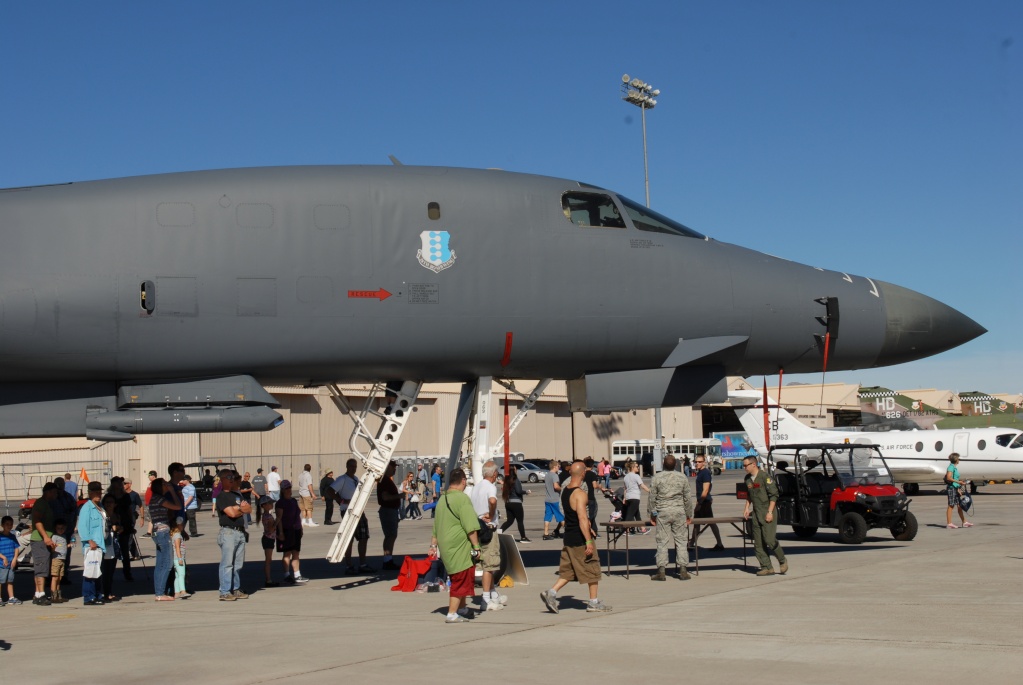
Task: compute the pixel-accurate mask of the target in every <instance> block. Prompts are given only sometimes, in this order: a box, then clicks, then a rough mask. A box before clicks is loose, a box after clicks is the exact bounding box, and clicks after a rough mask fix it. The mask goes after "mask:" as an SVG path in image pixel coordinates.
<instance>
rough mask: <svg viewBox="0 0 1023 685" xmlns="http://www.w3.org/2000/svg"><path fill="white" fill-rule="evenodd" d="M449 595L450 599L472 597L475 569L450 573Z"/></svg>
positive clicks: (473, 567)
mask: <svg viewBox="0 0 1023 685" xmlns="http://www.w3.org/2000/svg"><path fill="white" fill-rule="evenodd" d="M448 578H449V579H450V580H451V589H450V593H451V596H452V597H472V596H473V595H475V594H476V567H475V566H470V567H469V568H467V569H465V570H464V571H459V572H458V573H452V574H451V575H450V576H448Z"/></svg>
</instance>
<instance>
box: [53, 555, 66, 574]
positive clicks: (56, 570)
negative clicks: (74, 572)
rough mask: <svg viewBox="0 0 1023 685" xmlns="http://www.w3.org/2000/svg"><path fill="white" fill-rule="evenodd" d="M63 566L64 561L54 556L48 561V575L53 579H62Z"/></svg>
mask: <svg viewBox="0 0 1023 685" xmlns="http://www.w3.org/2000/svg"><path fill="white" fill-rule="evenodd" d="M64 566H65V561H64V560H63V559H58V558H57V557H56V556H55V557H53V559H52V560H51V561H50V575H51V576H53V577H54V578H63V577H64Z"/></svg>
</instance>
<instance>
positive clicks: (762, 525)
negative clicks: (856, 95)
mask: <svg viewBox="0 0 1023 685" xmlns="http://www.w3.org/2000/svg"><path fill="white" fill-rule="evenodd" d="M742 467H743V468H744V469H746V481H745V482H746V508H745V509H744V510H743V512H742V516H743V518H746V519H751V523H752V524H753V549H755V550H756V553H757V561H759V562H760V570H759V571H757V575H758V576H773V575H774V566H772V565H771V557H770V556H768V554H767V553H768V551H769V550H770V551H772V552H774V556H776V557H778V563H779V564H781V566H780V567H779V568H778V573H782V574H784V573H785V572H786V571H788V570H789V563H788V562H787V561H786V560H785V550H783V549H782V548H781V545H779V544H778V536H777V531H778V522H777V521H776V520H775V516H774V508H775V506H776V505H777V504H778V484H777V483H775V482H774V479H773V478H771V477H770V476H769V475H767V472H766V471H761V470H760V466H759V465H758V464H757V460H756V458H755V457H746V458H745V459H743V460H742ZM751 510H752V517H751V516H750V513H751Z"/></svg>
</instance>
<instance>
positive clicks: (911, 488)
mask: <svg viewBox="0 0 1023 685" xmlns="http://www.w3.org/2000/svg"><path fill="white" fill-rule="evenodd" d="M902 491H903V492H904V493H906V494H907V495H915V494H917V493H919V492H920V484H919V483H903V484H902Z"/></svg>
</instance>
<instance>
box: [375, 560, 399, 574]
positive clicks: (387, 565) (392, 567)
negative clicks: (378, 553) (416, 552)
mask: <svg viewBox="0 0 1023 685" xmlns="http://www.w3.org/2000/svg"><path fill="white" fill-rule="evenodd" d="M380 568H381V569H382V570H384V571H400V570H401V566H398V565H397V564H396V563H394V559H388V560H387V561H385V562H384V563H383V564H381V565H380Z"/></svg>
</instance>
